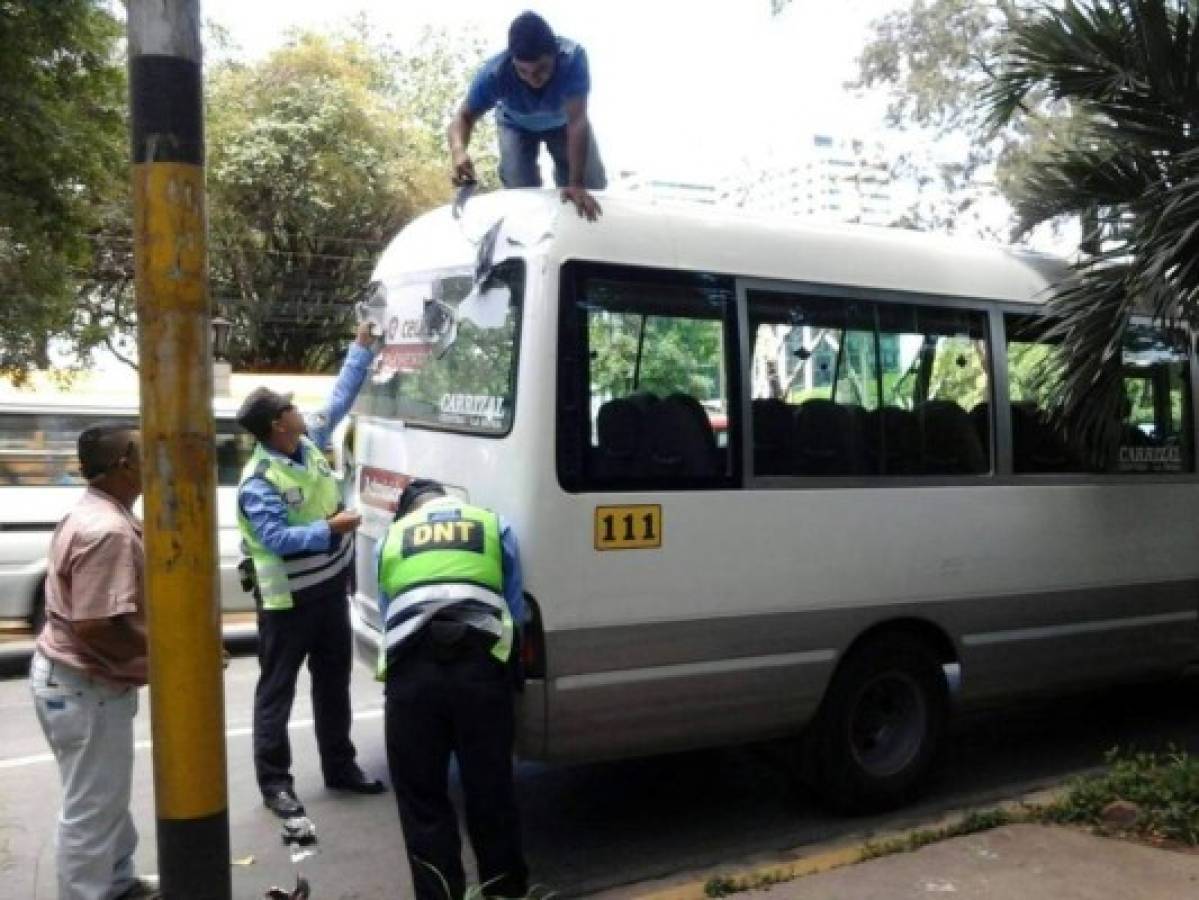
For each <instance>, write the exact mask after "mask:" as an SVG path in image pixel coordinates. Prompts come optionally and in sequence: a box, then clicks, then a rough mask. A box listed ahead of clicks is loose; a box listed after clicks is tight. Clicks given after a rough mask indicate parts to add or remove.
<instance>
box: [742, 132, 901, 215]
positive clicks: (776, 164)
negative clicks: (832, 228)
mask: <svg viewBox="0 0 1199 900" xmlns="http://www.w3.org/2000/svg"><path fill="white" fill-rule="evenodd" d="M776 157H777V155H776ZM891 164H892V159H891V154H890V153H889V152H888V150H887V148H886V146H885V145H884V144H883V143H881V142H880V141H867V140H862V139H858V138H849V137H834V136H832V135H828V134H814V135H812V136H811V139H810V141H809V142H807V143H806V144H803V145H801V146H799V147H796V148H794V152H793V153H789V154H788V155H787V158H786V159H785V160H779V159H777V158H776V160H772V161H768V162H766V163H764V164H762V165H758V166H747V171H746V172H745V173H744V174H741V175H738V176H735V177H733V178H730V179H729V180H728V181H727V182H726V183H725V185H724V187H723V190H722V192H721V201H722V203H723V204H725V205H728V206H734V207H741V208H743V209H745V210H747V211H751V212H756V213H765V214H774V215H785V216H794V217H798V218H804V219H813V220H816V221H820V222H855V223H860V224H864V225H891V224H894V223H895V222H896V221H897V220H898V219H899V218H900V216H901V215H902V211H903V208H904V204H903V203H902V202H901V200H900V198H899V197H897V193H898V192H897V189H896V185H895V183H894V179H893V176H892V174H891Z"/></svg>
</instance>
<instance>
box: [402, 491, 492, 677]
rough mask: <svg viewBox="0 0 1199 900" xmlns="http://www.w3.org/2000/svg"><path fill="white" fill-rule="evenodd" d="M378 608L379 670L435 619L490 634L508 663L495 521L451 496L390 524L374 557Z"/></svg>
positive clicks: (480, 509) (489, 515)
mask: <svg viewBox="0 0 1199 900" xmlns="http://www.w3.org/2000/svg"><path fill="white" fill-rule="evenodd" d="M379 588H380V589H381V590H382V592H383V593H384V594H385V595H386V596H388V597H390V598H391V600H390V601H389V602H388V603H387V606H386V608H385V609H384V610H383V641H382V643H381V645H380V647H379V675H380V676H382V675H383V673H384V672H385V671H386V668H387V663H388V661H389V660H390V659H391V658H392V656H393V655H394V653H395V650H396V649H397V648H398V647H399V646H400V645H401V644H402V643H404V642H405V641H406V640H408V639H409V638H410V637H412V635H414V634H416V632H418V631H419V630H420V629H421V628H423V627H424V626H425V625H426V624H427V623H428V622H429V620H430V619H432V618H433V617H434V616H441V617H446V618H452V619H454V620H455V621H458V622H462V623H463V624H465V625H467V626H468V627H471V628H475V629H478V630H479V631H482V632H485V633H487V634H489V635H492V636H493V637H494V638H495V639H496V640H495V644H494V645H493V646H492V648H491V654H492V656H494V657H495V658H496V659H498V660H499V661H500V662H507V661H508V656H509V655H510V654H511V652H512V628H513V626H512V613H511V612H510V611H509V610H508V604H507V602H506V601H505V600H504V556H503V550H502V548H501V544H500V520H499V517H498V516H497V515H496V514H495V513H493V512H491V511H490V510H486V509H482V508H481V507H478V506H471V505H469V504H467V503H462V502H461V501H459V500H456V499H454V498H453V497H439V498H437V499H435V500H431V501H429V502H427V503H425V504H424V505H423V506H421V507H420V508H419V509H417V510H416V511H415V512H412V513H409V514H408V515H407V516H405V517H404V518H402V519H400V520H398V521H396V522H393V523H392V525H391V527H390V528H389V529H388V531H387V536H386V537H385V538H384V540H383V548H382V550H381V552H380V554H379Z"/></svg>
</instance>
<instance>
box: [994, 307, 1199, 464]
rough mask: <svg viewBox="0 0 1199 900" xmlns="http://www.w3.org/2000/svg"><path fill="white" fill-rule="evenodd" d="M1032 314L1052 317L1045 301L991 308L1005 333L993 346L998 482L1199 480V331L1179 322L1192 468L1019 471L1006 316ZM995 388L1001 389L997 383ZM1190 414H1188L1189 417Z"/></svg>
mask: <svg viewBox="0 0 1199 900" xmlns="http://www.w3.org/2000/svg"><path fill="white" fill-rule="evenodd" d="M1029 315H1040V316H1041V317H1042V318H1050V316H1049V315H1048V314H1047V313H1046V312H1045V307H1044V305H1040V304H1039V305H1031V304H1030V305H1023V304H1019V303H1011V302H1010V301H997V302H995V303H994V304H993V306H992V309H991V316H992V320H993V322H994V323H995V325H994V327H995V329H998V331H993V333H997V334H1000V335H1002V337H1003V340H1002V341H1001V342H1000V343H999V344H997V345H996V346H994V347H993V355H994V357H995V359H994V366H995V368H996V371H997V375H998V377H1002V379H1003V395H1002V398H1001V402H1002V413H1003V415H1002V416H997V414H998V412H999V410H998V409H995V410H992V417H993V418H996V417H998V418H999V421H998V423H992V429H994V428H996V427H997V426H998V427H1000V428H1002V429H1003V430H1004V437H1005V443H1004V444H1003V445H1002V446H1003V449H1004V450H1005V452H1006V456H1007V462H1006V468H1005V469H1004V472H1003V475H1002V478H1001V479H1000V480H999V482H998V483H999V484H1008V485H1013V484H1014V485H1030V484H1043V485H1077V484H1098V485H1115V484H1123V485H1132V484H1156V483H1160V482H1167V483H1171V484H1184V483H1188V482H1194V481H1199V433H1197V432H1196V425H1197V423H1199V371H1196V369H1197V368H1199V366H1197V363H1199V346H1197V344H1199V335H1196V334H1195V333H1194V332H1192V331H1191V329H1189V328H1188V327H1187V326H1186V325H1185V324H1183V323H1181V322H1179V323H1175V324H1174V325H1172V326H1171V327H1174V328H1177V329H1179V330H1180V331H1182V332H1183V334H1184V336H1185V337H1186V346H1187V370H1188V372H1187V374H1188V389H1189V391H1190V395H1191V396H1190V399H1191V402H1190V403H1189V404H1186V405H1184V407H1183V410H1184V413H1185V414H1186V415H1184V423H1183V424H1184V428H1186V429H1188V430H1189V432H1190V436H1191V454H1192V471H1190V472H1124V473H1120V472H1016V471H1015V467H1014V464H1013V460H1012V431H1011V429H1012V411H1011V395H1010V386H1009V385H1008V383H1007V382H1008V377H1007V373H1008V366H1009V360H1008V340H1009V338H1008V333H1007V332H1008V328H1007V319H1008V317H1009V316H1012V317H1022V316H1023V317H1027V316H1029ZM1129 322H1130V323H1132V324H1136V325H1149V326H1153V327H1162V326H1161V323H1160V322H1155V321H1154V320H1153V317H1152V316H1147V315H1144V314H1139V313H1135V312H1134V313H1133V315H1131V316H1130V317H1129ZM996 390H997V391H998V390H999V385H998V383H997V384H996ZM1188 416H1189V418H1187V417H1188Z"/></svg>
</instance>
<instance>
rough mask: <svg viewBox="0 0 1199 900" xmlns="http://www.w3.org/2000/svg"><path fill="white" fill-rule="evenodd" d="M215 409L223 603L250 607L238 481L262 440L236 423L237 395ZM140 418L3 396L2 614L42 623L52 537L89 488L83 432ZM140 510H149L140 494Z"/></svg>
mask: <svg viewBox="0 0 1199 900" xmlns="http://www.w3.org/2000/svg"><path fill="white" fill-rule="evenodd" d="M214 412H215V415H216V459H217V522H218V528H217V544H218V548H217V549H218V557H219V559H220V595H221V608H222V609H223V611H224V612H227V613H228V612H247V611H252V610H253V609H254V599H253V597H252V596H251V595H250V594H248V593H246V592H245V591H243V590H242V589H241V585H240V583H239V581H238V573H237V563H238V561H239V559H240V558H241V553H240V550H239V542H240V536H239V534H238V530H237V481H238V476H239V475H240V474H241V468H242V466H243V465H244V464H245V462H246V460H247V459H249V456H250V453H251V452H252V451H253V449H254V439H253V438H252V437H251V436H250V435H249V434H247V433H246V432H245V431H244V430H243V429H242V428H241V427H240V426H239V425H238V424H237V423H236V422H235V421H234V419H233V416H234V414H235V412H236V406H235V405H233V404H232V401H228V402H226V403H224V404H221V405H218V406H217V407H216V408H215V410H214ZM137 417H138V411H137V408H136V406H131V405H129V404H127V403H126V404H117V403H104V402H100V401H94V400H89V401H87V402H76V403H69V402H62V401H58V400H53V401H52V400H47V399H44V398H42V399H37V400H34V399H30V400H22V401H0V620H27V621H28V622H30V623H31V624H32V625H33V626H34V627H35V628H36V627H37V626H39V625H40V624H41V621H42V618H43V615H44V598H43V594H42V590H43V588H42V585H43V581H44V579H45V575H46V553H47V550H48V548H49V544H50V536H51V534H52V533H53V532H54V528H55V526H57V525H58V522H59V520H60V519H62V517H63V516H64V515H65V514H66V512H67V510H68V509H70V508H71V506H72V505H74V503H75V501H76V500H78V499H79V495H80V494H81V493H82V491H83V479H82V478H81V477H80V475H79V465H78V459H77V457H76V442H77V440H78V438H79V433H80V432H81V431H83V430H84V429H85V428H87V427H89V426H91V425H95V424H99V423H110V422H111V423H127V424H128V425H130V426H131V427H137V421H138V419H137ZM135 510H136V511H137V513H138V514H139V515H140V514H141V501H140V500H139V501H138V504H137V506H136V507H135Z"/></svg>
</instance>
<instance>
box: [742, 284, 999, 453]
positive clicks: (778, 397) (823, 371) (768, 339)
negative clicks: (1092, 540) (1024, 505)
mask: <svg viewBox="0 0 1199 900" xmlns="http://www.w3.org/2000/svg"><path fill="white" fill-rule="evenodd" d="M747 312H748V318H749V323H750V335H751V339H752V344H753V360H752V365H751V378H752V385H751V397H752V407H751V410H750V417H751V423H752V432H751V435H752V437H751V442H752V445H753V460H754V474H755V475H758V476H795V477H811V476H830V477H863V476H920V475H938V476H946V475H981V474H986V473H987V472H990V471H991V468H992V467H991V457H990V451H991V440H990V404H989V397H990V394H989V380H988V377H987V364H986V327H985V321H986V320H985V316H984V314H983V313H981V312H977V311H973V310H960V309H948V308H946V309H942V308H938V307H930V306H921V305H916V304H906V303H883V302H872V301H866V300H856V299H855V300H849V299H839V298H831V297H819V296H810V295H801V294H791V293H785V292H781V291H779V292H775V291H756V290H751V291H749V293H748V310H747ZM830 365H831V373H830V371H829V369H830Z"/></svg>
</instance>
